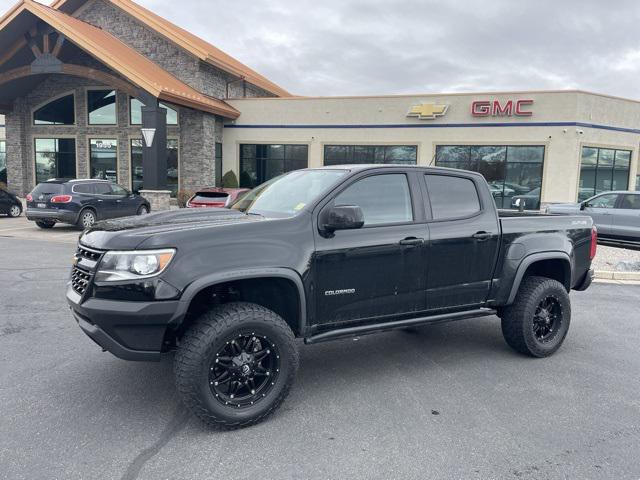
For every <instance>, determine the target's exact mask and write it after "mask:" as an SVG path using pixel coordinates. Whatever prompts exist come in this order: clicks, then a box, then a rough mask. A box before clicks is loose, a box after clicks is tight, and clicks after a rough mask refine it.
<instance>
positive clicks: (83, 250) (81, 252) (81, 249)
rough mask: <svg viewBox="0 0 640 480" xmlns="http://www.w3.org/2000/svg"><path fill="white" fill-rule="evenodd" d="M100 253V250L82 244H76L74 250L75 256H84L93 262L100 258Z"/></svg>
mask: <svg viewBox="0 0 640 480" xmlns="http://www.w3.org/2000/svg"><path fill="white" fill-rule="evenodd" d="M101 255H102V252H101V251H99V250H93V249H91V248H87V247H85V246H83V245H78V250H77V251H76V256H77V257H78V258H86V259H88V260H93V261H94V262H97V261H98V260H99V259H100V256H101Z"/></svg>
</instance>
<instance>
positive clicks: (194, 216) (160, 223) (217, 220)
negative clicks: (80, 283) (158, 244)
mask: <svg viewBox="0 0 640 480" xmlns="http://www.w3.org/2000/svg"><path fill="white" fill-rule="evenodd" d="M263 220H265V218H264V217H261V216H259V215H247V214H245V213H242V212H239V211H237V210H229V209H226V208H206V209H205V208H203V209H190V208H189V209H181V210H171V211H166V212H157V213H150V214H148V215H140V216H135V217H123V218H117V219H113V220H103V221H101V222H97V223H96V224H95V225H94V226H93V227H91V228H90V229H88V230H86V231H85V232H84V233H83V234H82V236H81V237H80V242H81V243H82V244H83V245H86V246H88V247H93V248H98V249H105V250H128V249H135V248H137V247H138V246H139V245H140V244H141V243H143V242H144V241H145V240H148V239H150V238H151V237H153V238H154V239H157V240H159V239H161V238H162V237H163V236H168V235H170V234H172V233H176V232H183V231H193V230H206V229H211V230H217V229H219V228H221V227H228V226H231V225H238V224H243V223H254V222H259V221H263Z"/></svg>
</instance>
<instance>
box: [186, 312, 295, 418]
mask: <svg viewBox="0 0 640 480" xmlns="http://www.w3.org/2000/svg"><path fill="white" fill-rule="evenodd" d="M297 369H298V351H297V348H296V345H295V338H294V335H293V332H292V331H291V329H290V328H289V326H288V325H287V323H286V322H285V321H284V320H283V319H282V318H281V317H280V316H278V315H276V314H275V313H274V312H272V311H271V310H269V309H267V308H264V307H262V306H260V305H256V304H252V303H228V304H225V305H222V306H220V307H216V308H214V309H212V310H210V311H208V312H205V313H204V314H202V315H201V316H200V317H199V318H198V320H197V321H196V322H195V323H194V324H193V325H192V326H191V328H190V329H189V330H188V331H187V332H186V333H185V334H184V336H183V337H182V339H181V341H180V348H179V349H178V351H177V353H176V356H175V360H174V371H175V376H176V383H177V388H178V391H179V392H180V395H181V396H182V399H183V401H184V403H185V404H186V405H187V407H189V409H191V411H192V412H193V413H195V414H196V415H197V416H198V417H199V418H200V419H201V420H203V421H204V422H205V423H207V424H208V425H210V426H222V427H227V428H238V427H245V426H249V425H253V424H255V423H258V422H260V421H262V420H263V419H265V418H266V417H267V416H268V415H270V414H271V413H273V412H274V411H275V410H276V409H277V408H278V407H279V406H280V405H281V404H282V402H283V401H284V399H285V397H286V396H287V394H288V393H289V389H290V387H291V385H292V383H293V380H294V377H295V374H296V371H297Z"/></svg>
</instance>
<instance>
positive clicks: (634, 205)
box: [620, 195, 640, 210]
mask: <svg viewBox="0 0 640 480" xmlns="http://www.w3.org/2000/svg"><path fill="white" fill-rule="evenodd" d="M620 208H624V209H626V210H640V195H623V196H622V202H620Z"/></svg>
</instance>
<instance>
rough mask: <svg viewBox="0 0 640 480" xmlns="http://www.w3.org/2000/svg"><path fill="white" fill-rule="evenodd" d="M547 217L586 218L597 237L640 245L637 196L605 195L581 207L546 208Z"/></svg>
mask: <svg viewBox="0 0 640 480" xmlns="http://www.w3.org/2000/svg"><path fill="white" fill-rule="evenodd" d="M546 211H547V213H560V214H571V215H573V214H585V215H589V216H590V217H591V218H593V223H594V224H595V225H596V227H598V237H599V238H603V239H610V240H620V241H623V242H640V192H625V191H617V192H605V193H600V194H598V195H596V196H594V197H591V198H588V199H586V200H585V201H584V202H580V203H556V204H552V205H549V206H548V207H547V209H546Z"/></svg>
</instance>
